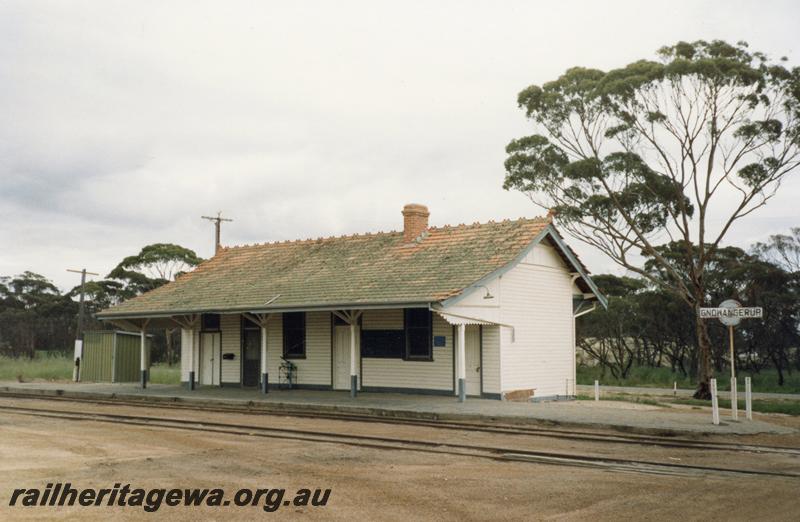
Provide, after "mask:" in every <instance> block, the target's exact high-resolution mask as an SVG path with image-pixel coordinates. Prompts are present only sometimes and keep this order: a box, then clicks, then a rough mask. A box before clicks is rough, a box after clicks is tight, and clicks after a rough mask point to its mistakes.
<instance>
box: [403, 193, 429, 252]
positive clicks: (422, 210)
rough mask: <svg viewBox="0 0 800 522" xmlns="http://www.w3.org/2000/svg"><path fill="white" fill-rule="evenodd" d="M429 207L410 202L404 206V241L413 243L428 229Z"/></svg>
mask: <svg viewBox="0 0 800 522" xmlns="http://www.w3.org/2000/svg"><path fill="white" fill-rule="evenodd" d="M430 215H431V214H430V212H428V207H426V206H425V205H419V204H417V203H409V204H408V205H406V206H404V207H403V241H404V242H405V243H411V242H412V241H414V240H415V239H417V238H418V237H419V236H420V234H422V233H423V232H425V231H426V230H427V229H428V216H430Z"/></svg>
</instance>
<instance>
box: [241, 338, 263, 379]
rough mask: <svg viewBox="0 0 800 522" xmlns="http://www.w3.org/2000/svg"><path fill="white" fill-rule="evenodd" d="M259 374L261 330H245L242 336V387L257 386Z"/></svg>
mask: <svg viewBox="0 0 800 522" xmlns="http://www.w3.org/2000/svg"><path fill="white" fill-rule="evenodd" d="M260 373H261V329H260V328H246V329H245V330H244V333H243V334H242V386H258V383H259V381H260V380H261V376H260Z"/></svg>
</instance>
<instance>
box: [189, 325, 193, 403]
mask: <svg viewBox="0 0 800 522" xmlns="http://www.w3.org/2000/svg"><path fill="white" fill-rule="evenodd" d="M189 389H190V390H194V325H192V327H191V328H189Z"/></svg>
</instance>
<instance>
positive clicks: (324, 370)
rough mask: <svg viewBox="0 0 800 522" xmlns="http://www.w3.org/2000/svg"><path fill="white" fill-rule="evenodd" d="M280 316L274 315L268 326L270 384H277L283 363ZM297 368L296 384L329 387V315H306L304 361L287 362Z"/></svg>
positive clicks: (310, 313) (315, 313)
mask: <svg viewBox="0 0 800 522" xmlns="http://www.w3.org/2000/svg"><path fill="white" fill-rule="evenodd" d="M281 355H283V317H282V314H274V316H273V317H271V318H270V320H269V323H268V324H267V366H268V370H269V382H270V383H271V384H278V369H279V367H280V365H281V364H282V363H283V360H282V359H281ZM290 361H292V363H294V364H296V365H297V381H296V383H297V384H311V385H319V386H330V385H331V314H330V312H308V313H306V358H305V359H290Z"/></svg>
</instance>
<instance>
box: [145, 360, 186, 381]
mask: <svg viewBox="0 0 800 522" xmlns="http://www.w3.org/2000/svg"><path fill="white" fill-rule="evenodd" d="M150 382H152V383H154V384H180V383H181V367H180V365H179V364H175V365H172V367H170V366H167V365H166V364H162V363H158V364H154V365H153V366H152V367H151V368H150Z"/></svg>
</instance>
